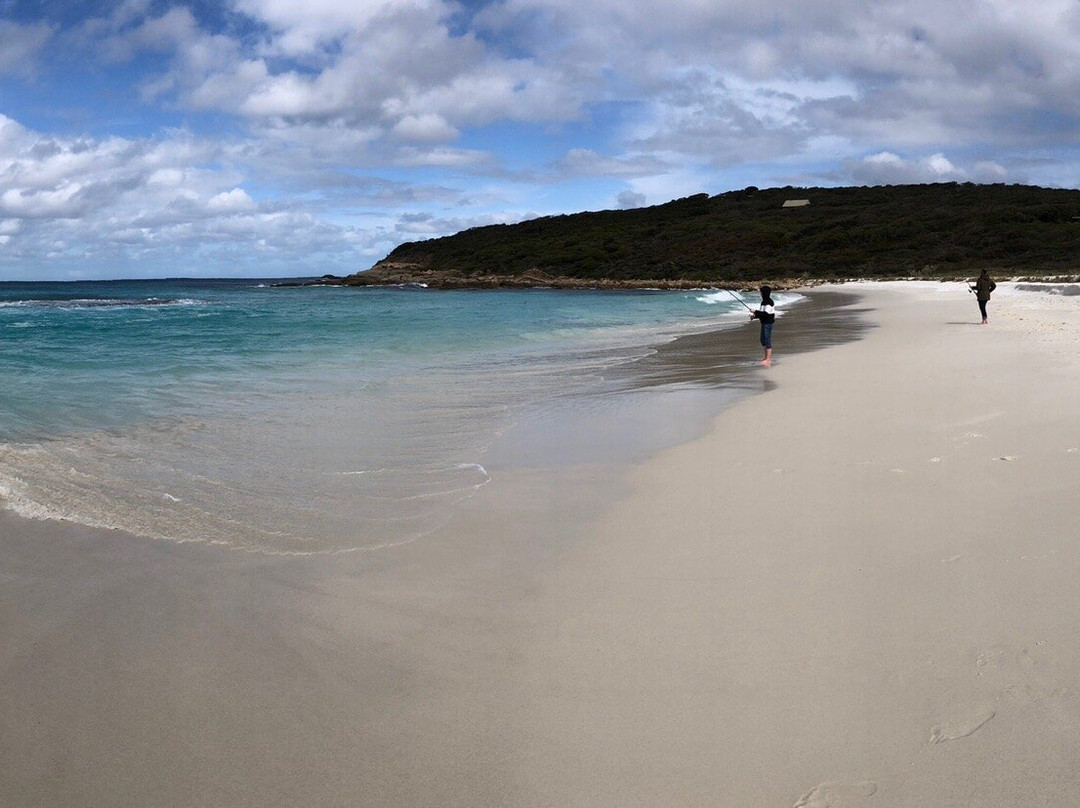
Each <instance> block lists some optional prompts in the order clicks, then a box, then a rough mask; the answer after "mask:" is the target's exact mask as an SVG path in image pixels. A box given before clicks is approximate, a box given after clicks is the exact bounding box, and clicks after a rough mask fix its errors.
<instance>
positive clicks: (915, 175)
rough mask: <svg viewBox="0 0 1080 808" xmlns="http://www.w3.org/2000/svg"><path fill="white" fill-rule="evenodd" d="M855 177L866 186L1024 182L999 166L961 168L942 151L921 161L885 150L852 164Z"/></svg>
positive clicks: (986, 164) (978, 163)
mask: <svg viewBox="0 0 1080 808" xmlns="http://www.w3.org/2000/svg"><path fill="white" fill-rule="evenodd" d="M848 170H849V173H850V176H851V178H852V179H853V180H854V181H855V182H858V183H860V184H864V185H901V184H908V183H923V182H1007V181H1014V182H1015V181H1020V179H1021V178H1019V177H1017V176H1010V174H1009V172H1008V171H1007V170H1006V169H1005V168H1004V167H1003V166H1002V165H1000V164H999V163H996V162H993V161H986V160H977V161H974V162H973V163H972V164H971V165H970V166H967V167H965V166H963V165H957V164H956V163H955V162H954V161H953V160H951V159H950V158H948V157H946V156H945V155H944V154H942V153H940V152H938V153H936V154H931V155H927V156H925V157H918V158H905V157H901V156H900V155H898V154H895V153H894V152H889V151H884V152H879V153H877V154H872V155H869V156H867V157H864V158H863V159H862V160H861V161H858V162H852V163H850V164H849V167H848Z"/></svg>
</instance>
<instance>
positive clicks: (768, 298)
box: [750, 286, 776, 367]
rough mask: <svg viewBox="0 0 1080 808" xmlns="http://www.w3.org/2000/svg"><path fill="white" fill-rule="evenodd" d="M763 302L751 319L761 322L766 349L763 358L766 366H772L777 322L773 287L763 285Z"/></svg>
mask: <svg viewBox="0 0 1080 808" xmlns="http://www.w3.org/2000/svg"><path fill="white" fill-rule="evenodd" d="M760 291H761V304H760V305H759V306H758V307H757V308H756V309H754V310H753V311H751V312H750V319H751V320H759V321H760V322H761V347H762V348H764V349H765V358H764V359H762V360H761V364H762V365H763V366H764V367H771V366H772V329H773V323H775V322H776V304H775V303H773V299H772V288H771V287H769V286H762V287H761V290H760Z"/></svg>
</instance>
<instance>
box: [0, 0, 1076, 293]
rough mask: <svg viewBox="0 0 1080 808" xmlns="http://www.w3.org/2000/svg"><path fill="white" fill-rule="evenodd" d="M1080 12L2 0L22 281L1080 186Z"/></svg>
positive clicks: (8, 204)
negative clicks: (678, 208) (762, 192)
mask: <svg viewBox="0 0 1080 808" xmlns="http://www.w3.org/2000/svg"><path fill="white" fill-rule="evenodd" d="M1078 135H1080V2H1077V0H1040V2H1039V3H1029V2H1026V1H1025V0H950V2H947V3H943V2H940V0H888V1H887V2H881V1H879V0H801V2H798V3H791V2H788V1H787V0H784V2H774V1H773V0H665V2H663V3H657V2H656V1H655V0H590V2H581V0H492V1H491V2H487V1H485V0H468V2H448V1H447V0H351V2H350V1H348V0H220V2H210V0H197V2H190V3H172V2H160V1H158V0H121V1H119V2H104V1H102V2H79V3H71V2H68V0H0V280H35V279H41V280H52V279H60V280H63V279H76V278H115V277H160V276H286V275H320V274H323V273H334V274H347V273H350V272H355V271H357V270H361V269H366V268H367V267H369V266H371V265H372V264H373V263H374V262H375V261H377V260H379V259H380V258H382V257H383V256H385V255H386V254H387V253H388V252H389V251H390V250H391V249H393V247H395V246H396V245H397V244H400V243H401V242H404V241H414V240H418V239H424V238H430V237H433V236H439V235H445V234H447V233H452V232H456V231H458V230H461V229H463V228H466V227H471V226H475V225H482V224H489V223H494V222H517V221H521V220H524V219H529V218H534V217H537V216H544V215H550V214H559V213H570V212H576V211H580V210H600V209H608V208H620V207H634V206H641V205H652V204H658V203H662V202H666V201H668V200H670V199H674V198H677V197H681V196H687V195H689V194H694V193H700V192H702V191H704V192H707V193H710V194H715V193H720V192H723V191H728V190H732V189H737V188H743V187H745V186H747V185H757V186H759V187H767V186H775V185H849V184H859V185H869V184H882V183H900V182H934V181H952V180H956V181H972V182H1022V183H1034V184H1039V185H1048V186H1056V187H1070V188H1075V187H1078V186H1080V137H1078Z"/></svg>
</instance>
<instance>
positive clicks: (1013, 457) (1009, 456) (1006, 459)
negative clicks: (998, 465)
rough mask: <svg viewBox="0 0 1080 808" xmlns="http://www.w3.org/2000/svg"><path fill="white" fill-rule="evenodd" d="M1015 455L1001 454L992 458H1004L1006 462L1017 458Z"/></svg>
mask: <svg viewBox="0 0 1080 808" xmlns="http://www.w3.org/2000/svg"><path fill="white" fill-rule="evenodd" d="M1019 459H1020V458H1018V457H1017V456H1016V455H1003V456H1002V457H995V458H994V460H1004V461H1005V462H1006V463H1011V462H1012V461H1013V460H1019Z"/></svg>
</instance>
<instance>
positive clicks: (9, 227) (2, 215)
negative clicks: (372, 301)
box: [0, 116, 366, 274]
mask: <svg viewBox="0 0 1080 808" xmlns="http://www.w3.org/2000/svg"><path fill="white" fill-rule="evenodd" d="M248 148H250V144H247V145H245V144H238V145H236V146H231V147H230V146H228V145H226V144H215V143H211V142H209V141H204V140H200V139H198V138H195V137H194V136H192V135H190V134H188V133H185V132H173V133H171V134H170V136H169V137H167V138H165V137H163V138H158V139H154V140H129V139H123V138H107V139H101V140H94V139H89V138H71V139H62V138H57V137H46V136H43V135H41V134H38V133H35V132H33V131H32V130H29V129H26V128H25V127H23V126H21V125H19V124H18V123H17V122H15V121H12V120H11V119H10V118H6V117H4V116H0V235H3V236H5V237H6V240H5V244H4V252H3V254H2V257H0V260H3V261H5V262H11V261H17V262H26V261H27V260H32V261H35V262H40V261H41V259H42V256H45V257H47V258H49V259H50V261H51V262H52V263H53V264H55V265H56V266H60V265H63V264H65V262H81V263H82V264H83V265H84V266H85V267H93V266H95V265H101V266H106V267H108V266H112V267H113V269H112V271H116V268H117V267H118V266H120V265H121V264H117V261H127V262H129V263H130V262H131V261H133V260H135V261H137V262H140V263H145V265H146V266H161V264H162V262H164V261H169V263H170V265H171V264H172V263H173V262H175V260H176V256H178V255H189V256H191V255H196V254H197V255H202V256H204V258H205V259H206V260H205V263H203V264H200V265H199V269H200V270H202V271H204V272H205V271H207V270H209V271H211V272H214V271H215V270H216V271H217V272H223V271H224V272H226V273H230V272H232V271H235V270H237V269H238V268H240V267H247V268H248V272H249V274H250V273H252V272H258V271H260V270H262V271H266V270H267V269H269V268H273V267H274V266H277V267H278V269H279V272H280V271H281V270H283V269H285V268H287V266H288V262H289V261H296V260H306V257H307V256H321V257H322V258H323V259H325V260H327V261H332V262H334V263H333V265H334V267H335V268H339V269H353V268H358V265H359V264H360V263H362V258H361V255H360V254H359V253H358V250H359V251H362V250H363V249H366V247H365V245H364V242H363V239H362V238H361V236H360V234H359V233H357V232H356V231H354V230H352V229H351V228H348V227H343V226H340V225H335V224H331V223H329V222H327V221H322V220H320V219H318V218H316V217H315V216H314V215H313V214H311V213H305V212H302V211H299V210H297V209H295V208H293V207H289V206H281V205H276V204H266V205H260V204H258V203H257V202H256V201H255V200H253V199H252V198H251V196H250V195H249V194H248V193H247V192H246V191H245V190H244V189H243V188H241V187H239V186H238V184H237V182H238V180H240V179H241V178H242V174H241V172H240V171H238V170H237V169H236V168H234V167H231V166H232V163H233V162H234V159H235V156H236V154H237V153H243V152H244V150H245V149H248ZM251 243H256V244H261V245H263V246H264V248H265V249H267V250H271V251H272V252H273V253H274V255H275V256H276V261H277V262H278V263H277V264H276V265H274V264H269V265H268V264H267V263H265V261H266V259H265V258H260V259H258V260H255V258H254V257H253V256H252V255H251V254H250V252H245V250H246V248H247V246H248V245H249V244H251ZM122 256H126V257H122ZM214 256H216V258H215V257H214ZM211 259H213V260H211ZM128 271H136V272H138V268H137V267H136V268H135V269H133V270H132V269H129V270H128ZM151 274H152V272H151Z"/></svg>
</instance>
